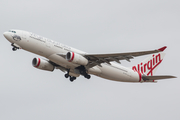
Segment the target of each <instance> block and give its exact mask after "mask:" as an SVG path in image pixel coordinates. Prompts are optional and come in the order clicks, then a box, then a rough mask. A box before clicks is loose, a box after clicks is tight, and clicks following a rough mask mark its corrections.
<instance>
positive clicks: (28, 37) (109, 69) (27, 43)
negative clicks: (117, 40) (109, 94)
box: [3, 30, 175, 83]
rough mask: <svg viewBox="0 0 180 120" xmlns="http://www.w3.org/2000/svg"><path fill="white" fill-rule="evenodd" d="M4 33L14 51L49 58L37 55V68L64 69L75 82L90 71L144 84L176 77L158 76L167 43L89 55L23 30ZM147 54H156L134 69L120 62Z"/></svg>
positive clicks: (88, 76) (111, 77) (102, 75)
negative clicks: (126, 50) (22, 51)
mask: <svg viewBox="0 0 180 120" xmlns="http://www.w3.org/2000/svg"><path fill="white" fill-rule="evenodd" d="M3 35H4V37H5V38H6V39H7V40H8V41H9V42H10V43H11V46H12V50H13V51H16V50H17V49H24V50H26V51H29V52H32V53H35V54H38V55H40V56H43V57H45V58H46V59H44V58H43V59H42V58H34V59H33V60H32V65H33V66H34V67H35V68H38V69H41V70H46V71H53V70H54V69H55V68H56V69H60V70H61V71H63V72H66V74H65V77H66V78H69V79H70V81H71V82H72V81H74V80H75V79H76V78H77V77H79V76H80V75H82V76H84V77H85V78H87V79H90V78H91V76H90V74H92V75H96V76H99V77H102V78H105V79H108V80H113V81H120V82H141V83H142V82H157V81H155V80H159V79H168V78H175V77H174V76H170V75H163V76H154V73H155V71H156V69H157V67H158V66H159V64H160V63H161V62H162V60H163V58H164V55H165V53H163V51H164V50H165V49H166V46H164V47H162V48H159V49H156V50H149V51H140V52H127V53H113V54H88V53H86V52H83V51H80V50H77V49H75V48H72V47H69V46H67V45H64V44H61V43H58V42H55V41H53V40H51V39H48V38H45V37H42V36H39V35H37V34H34V33H31V32H27V31H23V30H9V31H7V32H4V33H3ZM147 54H152V55H150V56H149V57H148V58H147V59H145V60H144V61H142V62H140V63H139V64H137V65H135V66H132V67H131V68H127V67H124V66H122V65H121V64H120V60H127V61H129V62H130V59H133V58H134V57H138V56H142V55H147ZM115 62H116V63H115Z"/></svg>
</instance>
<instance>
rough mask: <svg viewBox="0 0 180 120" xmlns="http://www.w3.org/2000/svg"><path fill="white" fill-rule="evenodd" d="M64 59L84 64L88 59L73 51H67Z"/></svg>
mask: <svg viewBox="0 0 180 120" xmlns="http://www.w3.org/2000/svg"><path fill="white" fill-rule="evenodd" d="M66 60H68V61H69V62H72V63H75V64H79V65H84V66H85V65H87V64H88V60H87V59H86V58H85V57H83V56H82V55H79V54H77V53H74V52H68V53H67V54H66Z"/></svg>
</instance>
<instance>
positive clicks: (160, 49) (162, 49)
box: [158, 46, 167, 51]
mask: <svg viewBox="0 0 180 120" xmlns="http://www.w3.org/2000/svg"><path fill="white" fill-rule="evenodd" d="M166 48H167V46H164V47H162V48H159V49H158V50H159V51H164V50H165V49H166Z"/></svg>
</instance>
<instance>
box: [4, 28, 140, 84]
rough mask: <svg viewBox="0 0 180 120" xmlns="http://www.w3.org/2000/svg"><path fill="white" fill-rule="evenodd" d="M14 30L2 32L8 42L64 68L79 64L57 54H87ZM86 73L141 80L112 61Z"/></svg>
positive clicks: (127, 69)
mask: <svg viewBox="0 0 180 120" xmlns="http://www.w3.org/2000/svg"><path fill="white" fill-rule="evenodd" d="M15 31H16V33H12V32H5V33H4V36H5V37H6V39H7V40H8V41H9V42H11V43H14V45H15V46H17V47H19V48H21V49H24V50H26V51H29V52H32V53H35V54H38V55H40V56H43V57H45V58H47V59H49V60H50V61H52V62H54V63H56V64H58V65H60V66H62V67H64V68H68V69H73V68H76V67H78V66H79V65H78V64H74V63H72V62H69V61H67V60H66V59H65V58H63V57H62V56H59V55H57V54H66V53H67V52H74V53H78V54H82V55H85V54H87V53H85V52H83V51H80V50H77V49H75V48H72V47H69V46H66V45H63V44H61V43H58V42H55V41H53V40H50V39H47V38H44V37H41V36H39V35H36V34H34V33H30V32H26V31H22V30H15ZM14 34H17V35H18V36H20V37H21V40H14V39H13V38H12V36H13V35H14ZM88 73H89V74H93V75H96V76H99V77H102V78H105V79H109V80H113V81H122V82H139V81H141V82H142V80H141V75H140V74H138V72H136V71H133V70H132V69H130V68H127V67H123V66H122V65H120V64H116V63H114V62H111V65H110V64H107V63H102V64H101V66H98V65H97V66H94V67H93V68H90V69H88Z"/></svg>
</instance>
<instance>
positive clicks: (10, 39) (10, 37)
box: [3, 32, 12, 42]
mask: <svg viewBox="0 0 180 120" xmlns="http://www.w3.org/2000/svg"><path fill="white" fill-rule="evenodd" d="M3 35H4V37H5V38H6V39H7V40H8V41H9V42H12V36H11V33H9V32H4V33H3Z"/></svg>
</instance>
